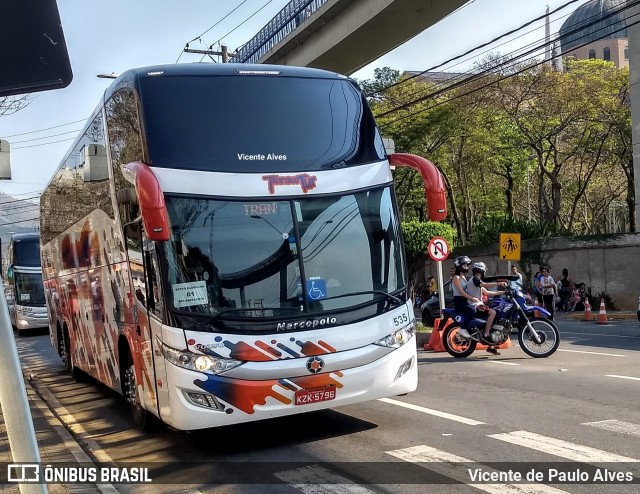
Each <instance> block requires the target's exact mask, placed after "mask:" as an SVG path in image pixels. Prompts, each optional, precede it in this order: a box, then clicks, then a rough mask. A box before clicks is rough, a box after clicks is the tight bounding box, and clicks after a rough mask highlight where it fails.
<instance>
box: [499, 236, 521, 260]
mask: <svg viewBox="0 0 640 494" xmlns="http://www.w3.org/2000/svg"><path fill="white" fill-rule="evenodd" d="M520 245H521V244H520V234H519V233H501V234H500V259H506V260H508V261H519V260H520Z"/></svg>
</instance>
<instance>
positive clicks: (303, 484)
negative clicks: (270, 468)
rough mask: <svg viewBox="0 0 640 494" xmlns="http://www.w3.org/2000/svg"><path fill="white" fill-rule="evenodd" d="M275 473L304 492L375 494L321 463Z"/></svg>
mask: <svg viewBox="0 0 640 494" xmlns="http://www.w3.org/2000/svg"><path fill="white" fill-rule="evenodd" d="M274 475H275V476H276V477H277V478H279V479H280V480H282V481H283V482H286V483H287V484H289V485H290V486H292V487H295V488H296V489H298V490H300V491H302V492H304V494H373V491H370V490H369V489H367V488H366V487H363V486H361V485H358V484H354V483H353V482H351V481H350V480H348V479H346V478H344V477H341V476H340V475H337V474H335V473H333V472H331V471H329V470H327V469H326V468H324V467H322V466H320V465H309V466H306V467H301V468H294V469H292V470H285V471H282V472H278V473H276V474H274Z"/></svg>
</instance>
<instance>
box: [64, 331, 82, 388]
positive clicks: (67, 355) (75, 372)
mask: <svg viewBox="0 0 640 494" xmlns="http://www.w3.org/2000/svg"><path fill="white" fill-rule="evenodd" d="M60 344H61V347H62V348H61V350H62V351H61V352H60V353H61V356H62V362H63V363H64V370H65V371H66V373H67V374H69V375H70V376H71V377H72V378H73V379H74V380H75V381H76V382H80V381H81V378H80V373H81V371H80V370H79V369H78V368H77V367H76V366H75V365H74V363H73V356H72V354H71V341H70V339H69V330H68V329H66V328H65V329H64V335H63V337H62V341H61V342H60Z"/></svg>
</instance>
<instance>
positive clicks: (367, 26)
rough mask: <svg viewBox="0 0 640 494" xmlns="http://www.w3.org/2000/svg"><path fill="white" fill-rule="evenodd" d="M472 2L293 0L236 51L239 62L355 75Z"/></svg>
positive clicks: (236, 58)
mask: <svg viewBox="0 0 640 494" xmlns="http://www.w3.org/2000/svg"><path fill="white" fill-rule="evenodd" d="M467 2H468V0H429V1H425V0H292V1H291V2H289V3H288V4H287V5H286V6H285V7H284V8H283V9H282V10H281V11H280V12H279V13H278V14H277V15H276V16H275V17H274V18H273V19H272V20H271V21H270V22H269V23H268V24H267V25H265V26H264V27H263V28H262V29H261V30H260V32H259V33H258V34H256V36H254V37H253V38H252V39H251V40H250V41H249V42H247V43H246V44H245V45H244V46H243V47H241V48H240V49H238V50H237V51H236V54H235V57H234V59H233V61H234V62H242V63H274V64H280V65H296V66H302V67H315V68H321V69H327V70H332V71H335V72H339V73H342V74H347V75H348V74H352V73H353V72H355V71H357V70H358V69H361V68H362V67H364V66H365V65H367V64H369V63H371V62H373V61H374V60H376V59H377V58H379V57H381V56H382V55H384V54H385V53H387V52H389V51H391V50H392V49H394V48H396V47H398V46H400V45H401V44H403V43H404V42H406V41H408V40H410V39H411V38H413V37H414V36H416V35H417V34H419V33H421V32H422V31H424V30H425V29H427V28H428V27H430V26H432V25H434V24H435V23H436V22H438V21H439V20H440V19H442V18H443V17H446V16H447V15H448V14H450V13H451V12H453V11H454V10H456V9H458V8H459V7H461V6H462V5H464V4H465V3H467Z"/></svg>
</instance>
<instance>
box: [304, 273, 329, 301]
mask: <svg viewBox="0 0 640 494" xmlns="http://www.w3.org/2000/svg"><path fill="white" fill-rule="evenodd" d="M325 298H327V282H326V281H325V280H323V279H322V278H309V279H308V280H307V300H308V301H309V302H315V301H316V300H322V299H325Z"/></svg>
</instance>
